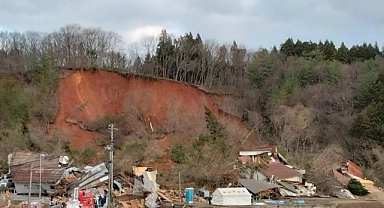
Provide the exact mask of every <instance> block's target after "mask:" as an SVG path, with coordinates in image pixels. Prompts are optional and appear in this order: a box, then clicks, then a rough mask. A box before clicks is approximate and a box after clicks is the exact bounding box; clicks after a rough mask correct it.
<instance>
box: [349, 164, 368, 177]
mask: <svg viewBox="0 0 384 208" xmlns="http://www.w3.org/2000/svg"><path fill="white" fill-rule="evenodd" d="M347 166H348V170H347V171H348V172H349V173H352V174H353V175H354V176H357V177H359V178H364V175H363V170H362V169H361V168H360V167H359V166H358V165H356V164H355V163H354V162H352V161H348V162H347Z"/></svg>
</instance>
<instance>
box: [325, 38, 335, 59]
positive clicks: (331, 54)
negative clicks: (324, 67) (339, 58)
mask: <svg viewBox="0 0 384 208" xmlns="http://www.w3.org/2000/svg"><path fill="white" fill-rule="evenodd" d="M323 52H324V56H325V59H326V60H330V61H332V60H333V59H334V58H335V56H336V53H337V51H336V48H335V44H333V42H332V41H328V40H325V42H324V49H323Z"/></svg>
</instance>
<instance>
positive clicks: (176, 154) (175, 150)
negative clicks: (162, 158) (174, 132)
mask: <svg viewBox="0 0 384 208" xmlns="http://www.w3.org/2000/svg"><path fill="white" fill-rule="evenodd" d="M185 152H186V149H185V148H184V146H183V145H182V144H180V143H177V144H174V145H173V146H172V147H171V159H172V161H174V162H176V163H184V162H185V157H186V155H185Z"/></svg>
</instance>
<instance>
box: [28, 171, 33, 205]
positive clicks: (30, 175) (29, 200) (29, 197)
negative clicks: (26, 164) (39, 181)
mask: <svg viewBox="0 0 384 208" xmlns="http://www.w3.org/2000/svg"><path fill="white" fill-rule="evenodd" d="M31 188H32V164H31V170H30V172H29V191H28V208H30V207H31Z"/></svg>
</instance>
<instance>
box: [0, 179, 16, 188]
mask: <svg viewBox="0 0 384 208" xmlns="http://www.w3.org/2000/svg"><path fill="white" fill-rule="evenodd" d="M14 188H15V184H14V183H13V181H12V179H11V178H7V179H2V180H1V181H0V190H1V191H4V190H7V189H8V190H13V189H14Z"/></svg>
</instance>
